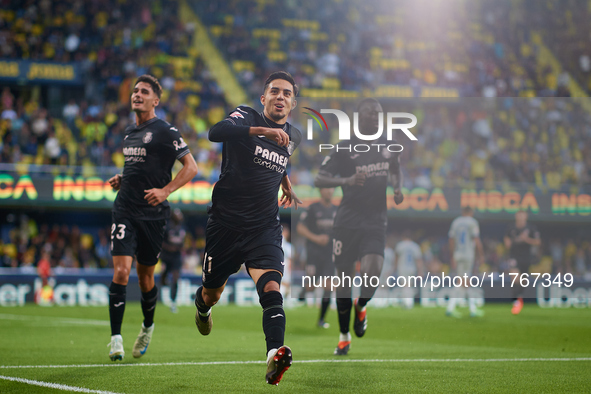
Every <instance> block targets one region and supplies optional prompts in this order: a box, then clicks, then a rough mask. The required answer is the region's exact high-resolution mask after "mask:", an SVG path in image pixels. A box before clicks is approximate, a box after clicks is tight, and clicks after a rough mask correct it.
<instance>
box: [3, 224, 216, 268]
mask: <svg viewBox="0 0 591 394" xmlns="http://www.w3.org/2000/svg"><path fill="white" fill-rule="evenodd" d="M7 222H8V223H7V225H5V226H2V228H1V232H0V268H17V267H18V268H19V269H20V270H21V272H34V271H35V267H36V266H37V265H38V263H39V262H40V261H41V260H46V261H47V262H48V265H49V266H50V267H51V268H52V269H53V270H54V272H56V273H59V272H60V271H61V272H64V271H65V270H66V269H70V268H85V269H98V268H113V260H112V257H111V236H110V233H111V230H110V228H108V227H102V226H99V225H89V224H86V225H81V226H78V225H69V224H65V223H61V224H60V223H56V222H55V221H53V222H49V223H48V222H47V221H46V220H41V219H39V218H33V217H29V216H27V215H26V214H21V215H14V214H10V215H8V217H7ZM204 248H205V229H204V228H203V226H201V225H196V226H194V227H193V228H192V229H191V231H187V235H186V238H185V244H184V247H183V250H182V254H183V268H182V269H183V272H185V273H191V274H200V273H201V261H202V258H203V250H204Z"/></svg>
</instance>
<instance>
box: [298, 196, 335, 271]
mask: <svg viewBox="0 0 591 394" xmlns="http://www.w3.org/2000/svg"><path fill="white" fill-rule="evenodd" d="M336 214H337V206H336V205H333V204H330V205H328V206H326V205H324V204H322V203H321V202H315V203H314V204H311V205H310V207H309V208H308V209H307V210H306V211H304V212H302V214H301V215H300V221H301V222H302V223H303V224H304V225H305V226H306V227H307V228H308V230H310V231H311V232H312V233H314V234H327V235H331V234H332V226H333V224H334V218H335V216H336ZM306 249H307V252H308V260H315V259H316V258H317V256H326V255H330V254H331V253H332V240H331V241H330V242H329V243H328V244H326V245H325V246H321V245H318V244H317V243H315V242H312V241H310V240H307V241H306Z"/></svg>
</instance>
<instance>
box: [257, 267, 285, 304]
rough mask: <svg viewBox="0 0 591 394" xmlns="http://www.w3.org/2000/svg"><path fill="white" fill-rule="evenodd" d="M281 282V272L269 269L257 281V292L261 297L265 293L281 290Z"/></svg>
mask: <svg viewBox="0 0 591 394" xmlns="http://www.w3.org/2000/svg"><path fill="white" fill-rule="evenodd" d="M280 283H281V274H280V273H279V272H277V271H267V272H265V273H264V274H263V275H261V277H260V278H259V280H258V281H257V284H256V287H257V293H258V294H259V298H260V297H261V296H262V295H263V294H264V293H269V292H279V285H280Z"/></svg>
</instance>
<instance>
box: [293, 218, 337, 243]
mask: <svg viewBox="0 0 591 394" xmlns="http://www.w3.org/2000/svg"><path fill="white" fill-rule="evenodd" d="M296 230H297V231H298V234H300V235H302V236H303V237H304V238H306V239H308V240H310V241H312V242H314V243H315V244H318V245H320V246H325V245H327V244H328V241H330V237H329V236H328V234H315V233H313V232H312V231H310V229H309V228H308V227H307V226H306V225H305V224H304V223H302V222H299V223H298V226H297V227H296Z"/></svg>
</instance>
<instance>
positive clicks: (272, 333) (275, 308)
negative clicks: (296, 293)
mask: <svg viewBox="0 0 591 394" xmlns="http://www.w3.org/2000/svg"><path fill="white" fill-rule="evenodd" d="M260 303H261V306H262V307H263V332H264V333H265V341H266V342H267V353H268V352H269V350H271V349H279V348H280V347H281V346H283V341H284V339H285V311H284V310H283V296H282V295H281V293H280V292H278V291H269V292H265V293H263V294H262V295H261V297H260Z"/></svg>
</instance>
